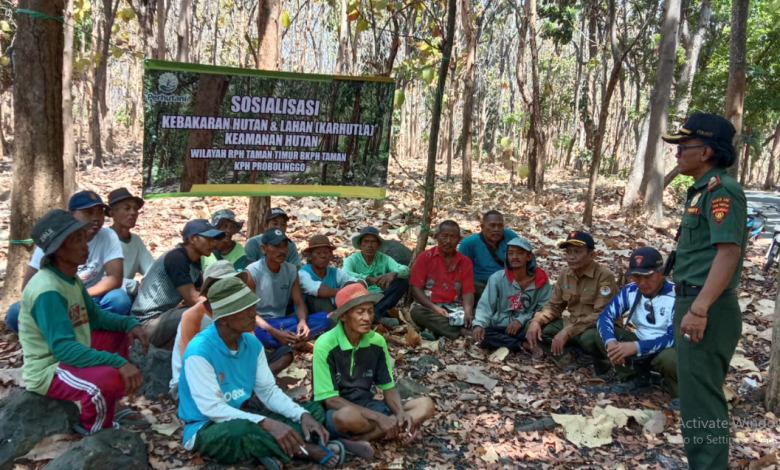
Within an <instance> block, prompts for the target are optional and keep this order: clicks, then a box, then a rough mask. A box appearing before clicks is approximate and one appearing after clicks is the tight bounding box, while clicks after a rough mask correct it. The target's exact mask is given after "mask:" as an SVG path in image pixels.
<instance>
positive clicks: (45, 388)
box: [19, 209, 149, 434]
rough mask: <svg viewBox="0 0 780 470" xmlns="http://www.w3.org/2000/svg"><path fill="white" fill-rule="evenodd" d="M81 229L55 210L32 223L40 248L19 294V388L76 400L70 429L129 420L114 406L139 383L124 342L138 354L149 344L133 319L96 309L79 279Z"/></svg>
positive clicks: (85, 252) (84, 234)
mask: <svg viewBox="0 0 780 470" xmlns="http://www.w3.org/2000/svg"><path fill="white" fill-rule="evenodd" d="M89 227H90V224H89V223H87V222H83V221H79V220H76V219H75V218H74V217H73V216H72V215H71V214H68V213H67V212H65V211H63V210H59V209H55V210H53V211H50V212H48V213H46V215H44V216H43V217H41V218H40V219H39V220H38V221H37V222H36V223H35V225H34V226H33V228H32V238H33V240H34V241H35V244H36V245H37V246H38V248H40V250H41V253H42V257H41V259H40V265H39V266H40V269H39V270H38V271H37V272H36V273H35V275H34V276H33V277H32V278H31V279H30V282H28V283H27V285H26V286H25V288H24V291H23V292H22V308H21V315H20V317H19V341H20V342H21V344H22V352H23V354H24V366H23V368H22V375H23V377H24V381H25V383H26V386H27V389H28V390H30V391H31V392H35V393H38V394H40V395H45V396H47V397H51V398H55V399H58V400H68V401H78V402H80V403H81V414H80V416H79V422H78V423H77V424H76V425H74V429H75V430H76V431H77V432H79V433H81V434H88V433H93V432H97V431H100V430H101V429H105V428H112V427H117V426H118V425H117V424H115V423H114V420H115V419H116V420H117V421H120V422H122V421H127V420H128V419H129V416H127V415H128V414H130V413H132V412H131V411H130V410H129V409H126V410H122V411H121V412H118V413H116V414H115V410H116V404H117V402H118V401H119V400H120V399H121V398H122V397H123V396H125V395H134V394H135V393H137V392H138V390H139V389H140V388H141V384H142V382H143V377H142V376H141V372H140V371H139V370H138V369H136V367H135V366H133V365H132V364H130V363H129V362H127V359H128V354H129V348H130V344H132V341H133V340H134V339H135V338H138V339H139V340H140V341H141V345H142V347H143V350H144V353H146V350H147V348H148V346H149V343H148V340H147V338H146V334H145V333H144V332H143V330H142V329H141V326H140V325H139V324H138V321H136V319H135V318H133V317H132V316H122V315H116V314H113V313H110V312H107V311H105V310H101V308H100V307H99V306H98V304H97V303H96V302H95V300H93V298H92V296H90V295H89V293H88V292H87V289H86V287H84V283H83V282H82V280H81V279H80V278H79V276H78V270H79V266H83V265H84V263H86V261H87V259H88V257H89V246H88V245H87V240H88V239H89V238H91V235H90V233H89V230H90V228H89ZM122 415H124V418H121V419H120V416H122ZM130 421H131V422H132V423H133V424H141V423H143V422H145V421H143V420H142V419H137V420H130Z"/></svg>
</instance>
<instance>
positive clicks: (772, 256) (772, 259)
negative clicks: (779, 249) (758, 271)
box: [763, 240, 777, 272]
mask: <svg viewBox="0 0 780 470" xmlns="http://www.w3.org/2000/svg"><path fill="white" fill-rule="evenodd" d="M775 243H777V242H775V241H774V240H772V244H771V245H770V246H769V251H768V252H767V253H769V259H767V260H766V263H764V269H763V272H767V271H769V268H771V267H772V263H774V262H775V256H777V254H776V253H775V254H772V251H774V249H775Z"/></svg>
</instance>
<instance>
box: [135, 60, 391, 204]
mask: <svg viewBox="0 0 780 470" xmlns="http://www.w3.org/2000/svg"><path fill="white" fill-rule="evenodd" d="M394 90H395V84H394V82H393V80H392V79H390V78H384V77H342V76H330V75H312V74H299V73H286V72H270V71H263V70H254V69H239V68H229V67H213V66H207V65H199V64H185V63H179V62H166V61H156V60H147V61H145V62H144V153H143V171H144V198H147V199H149V198H156V197H172V196H339V197H363V198H383V197H385V190H386V187H387V164H388V156H389V152H388V149H389V142H390V135H391V132H392V116H393V94H394Z"/></svg>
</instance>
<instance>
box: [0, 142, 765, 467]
mask: <svg viewBox="0 0 780 470" xmlns="http://www.w3.org/2000/svg"><path fill="white" fill-rule="evenodd" d="M458 165H459V164H458V162H456V164H455V168H454V171H453V174H459V171H460V170H459V166H458ZM442 167H443V165H442ZM10 171H11V168H10V160H9V159H7V158H6V159H5V160H2V161H0V188H10V179H11V178H10ZM389 171H390V175H389V177H388V183H389V191H388V193H389V194H388V198H387V199H386V200H385V201H382V202H381V203H379V204H375V203H374V202H373V201H367V200H346V199H343V200H340V201H337V200H336V199H325V198H311V197H307V198H291V197H283V198H274V205H278V206H281V207H283V208H285V209H286V210H287V211H288V213H289V214H291V215H292V220H291V227H290V233H289V235H290V236H291V238H293V239H294V240H295V241H296V242H297V243H298V245H299V247H305V244H306V240H307V239H308V237H310V236H312V235H314V234H316V233H322V234H326V235H328V236H330V237H331V240H332V241H333V242H334V243H335V245H336V246H337V247H338V249H337V250H336V255H337V260H336V263H337V264H338V265H340V264H341V261H342V260H343V257H344V256H346V255H348V254H349V253H351V252H352V251H353V249H352V247H351V244H350V242H349V239H350V237H351V236H352V235H353V234H354V233H356V232H357V231H358V230H359V229H360V227H362V226H364V225H368V224H372V225H376V226H378V227H380V228H381V230H382V232H383V233H384V234H385V236H386V237H388V238H389V239H396V240H399V241H401V242H403V243H405V244H406V245H407V246H409V247H410V248H413V247H414V245H415V243H416V240H417V235H418V233H419V225H418V223H419V218H420V217H421V214H420V210H421V209H420V208H421V207H422V189H421V187H422V181H423V180H424V162H422V161H408V160H404V161H401V162H398V161H395V160H394V161H392V162H391V165H390V169H389ZM440 173H441V172H440ZM79 178H80V181H79V184H80V187H82V188H86V189H91V190H94V191H96V192H98V193H100V194H101V195H104V196H105V195H107V194H108V192H109V191H110V190H112V189H115V188H117V187H120V186H125V187H128V188H129V189H130V190H131V191H133V192H135V193H139V192H140V188H141V183H142V180H141V172H140V147H139V146H138V144H132V143H130V144H127V145H126V146H125V147H124V152H122V153H119V154H117V155H115V156H114V157H113V158H112V159H109V161H108V163H107V165H106V167H105V168H104V169H100V168H89V169H87V168H84V169H83V171H82V172H81V173H80V174H79ZM514 180H515V182H517V178H515V179H514ZM546 180H547V183H546V192H545V195H543V196H537V195H535V194H534V193H531V192H529V191H528V190H527V189H525V188H524V187H521V186H512V185H511V184H510V174H509V172H507V171H506V170H504V169H503V168H499V167H498V165H494V166H488V165H477V166H476V167H475V172H474V201H473V203H472V204H470V205H463V204H462V203H461V202H460V183H459V182H455V181H446V180H445V178H444V177H442V176H440V177H439V178H438V180H437V188H436V193H437V199H436V204H435V215H434V223H438V222H440V221H442V220H445V219H454V220H456V221H458V222H459V223H460V224H461V227H462V229H463V230H464V232H465V233H471V232H474V231H477V230H478V229H479V228H478V220H479V215H480V214H481V213H483V212H484V211H486V210H490V209H498V210H501V211H502V212H503V213H504V214H505V217H506V223H507V227H508V228H511V229H513V230H515V231H516V232H518V233H519V234H521V236H523V237H526V238H528V239H529V240H530V241H531V242H532V243H533V245H534V249H535V252H536V255H537V257H538V262H539V264H540V266H542V267H543V268H544V269H545V270H546V271H547V272H548V273H549V274H550V275H551V277H552V280H553V282H554V280H555V278H556V277H557V275H558V273H559V272H560V271H561V269H562V268H563V267H564V262H563V259H562V256H561V253H560V251H559V250H558V249H557V248H556V244H557V242H558V241H559V240H560V239H562V238H564V237H565V234H566V233H568V232H570V231H571V230H577V229H584V228H585V227H583V226H582V225H581V223H580V220H581V215H582V212H583V208H584V198H585V192H586V186H587V180H586V179H585V178H584V177H582V176H580V175H577V174H572V173H569V172H556V171H552V170H550V171H548V173H547V175H546ZM600 183H601V184H600V187H599V189H598V191H597V204H596V210H595V216H594V220H595V223H594V225H593V227H591V229H590V231H591V233H592V234H593V235H594V236H595V238H596V240H597V249H598V250H599V257H598V261H599V262H601V263H604V264H607V265H609V267H610V268H611V269H612V270H613V271H614V272H615V273H616V274H617V275H618V280H619V282H620V283H623V282H625V281H624V280H623V276H622V273H623V271H624V270H625V268H626V267H627V264H628V255H629V253H630V251H631V250H633V249H634V248H636V247H637V246H641V245H652V246H655V247H658V248H660V249H661V251H662V252H664V254H668V252H669V251H670V250H671V249H672V240H671V238H670V237H669V235H670V234H671V232H673V231H674V229H675V228H676V226H677V223H678V221H679V216H680V209H681V202H682V201H680V200H679V198H678V197H676V195H675V194H673V193H672V192H671V190H670V192H669V193H668V194H667V195H666V200H665V203H666V210H667V214H668V217H667V218H666V219H665V220H664V223H663V224H662V225H661V226H657V225H653V224H650V223H649V222H648V221H647V220H645V219H643V218H641V217H640V216H637V215H636V214H630V213H625V212H623V211H621V209H620V199H621V196H622V192H623V187H624V182H623V181H618V180H602V181H601V182H600ZM9 204H10V202H9V200H8V198H3V197H0V277H2V275H4V271H5V264H6V258H7V253H6V251H5V249H6V245H7V239H8V217H9V214H10V206H9ZM221 208H230V209H233V210H235V211H236V212H237V214H238V215H239V217H240V218H245V217H246V215H247V199H246V198H238V197H236V198H216V197H214V198H178V199H164V200H150V201H147V203H146V205H145V207H144V209H143V212H142V215H141V218H140V221H139V227H138V228H137V232H138V233H139V234H140V235H141V237H142V238H143V239H144V240H145V241H146V243H147V245H149V247H150V249H151V251H152V254H153V255H155V257H158V256H160V255H161V254H162V253H163V252H165V251H166V250H168V249H170V248H171V247H173V246H174V245H175V244H176V243H177V241H178V239H179V237H180V236H179V232H180V230H181V228H182V227H183V225H184V223H185V222H186V221H187V220H190V219H192V218H196V217H203V218H210V215H211V213H213V212H214V211H216V210H218V209H221ZM107 223H108V222H107ZM243 235H244V234H242V235H241V236H240V237H239V240H240V241H244V240H243ZM432 243H433V241H432V240H429V244H432ZM765 250H766V245H763V244H760V243H759V244H757V245H755V246H753V245H751V247H750V248H749V249H748V257H747V262H746V263H745V269H744V272H743V282H742V285H741V288H740V289H739V295H740V299H741V300H740V302H741V304H742V306H743V310H744V324H743V338H742V341H741V343H740V346H739V348H738V352H737V356H736V357H735V360H734V361H733V362H732V367H731V369H730V374H729V376H728V378H727V383H726V386H725V390H726V393H727V396H729V397H730V400H731V402H730V404H731V407H732V410H731V412H732V421H733V424H732V427H731V433H732V438H733V439H732V442H733V445H732V446H731V457H732V458H731V464H730V465H731V467H732V468H745V467H747V466H749V467H750V468H751V469H757V468H773V467H774V460H775V454H774V453H775V452H776V449H777V445H778V442H780V427H778V425H779V424H780V423H778V422H776V421H775V420H776V418H775V417H774V415H772V414H771V413H766V411H765V410H764V406H763V393H764V390H765V385H764V382H765V380H766V377H767V375H768V372H767V369H768V366H769V357H770V346H771V344H770V341H771V327H772V315H773V311H774V299H775V296H776V288H777V282H776V281H775V279H776V276H777V271H776V268H772V270H771V271H770V272H769V273H768V274H765V275H764V274H762V273H761V272H760V265H761V263H762V259H763V258H762V255H763V253H764V251H765ZM398 313H399V316H400V317H401V318H408V316H407V315H406V313H407V312H406V310H405V309H403V308H402V309H401V310H400V312H398ZM384 333H385V334H386V336H387V338H388V344H389V347H390V350H391V353H392V354H393V355H394V357H395V373H396V376H397V378H398V380H399V381H400V382H401V383H402V384H403V386H409V387H412V388H415V387H416V386H418V385H421V386H423V387H425V388H427V390H428V391H429V392H430V396H431V397H433V399H434V400H435V402H436V407H437V415H436V416H435V417H434V418H433V419H432V420H430V421H429V422H428V423H426V424H425V426H424V427H423V428H424V432H425V439H424V442H418V443H415V444H412V445H410V446H408V447H407V448H401V447H398V446H397V445H395V444H392V443H385V444H379V446H378V449H377V458H376V459H375V461H374V462H370V463H368V462H364V461H361V460H359V459H354V458H353V459H351V460H348V462H347V466H348V467H350V468H393V469H407V468H415V469H426V468H430V469H434V468H435V469H446V468H452V469H462V468H543V469H554V468H559V469H576V468H603V469H677V468H687V464H686V463H685V456H684V452H683V447H682V444H681V436H680V431H679V426H678V425H677V422H676V417H675V416H673V414H672V413H671V412H670V411H669V407H668V402H669V396H668V394H667V393H666V392H665V391H663V390H662V388H661V387H660V386H656V387H655V389H654V391H653V392H652V393H649V394H645V395H639V396H629V395H615V394H612V393H610V392H609V387H608V386H607V385H606V384H604V383H603V382H602V381H600V380H598V379H593V378H591V376H592V373H593V369H592V367H587V366H585V367H582V368H580V369H579V370H578V371H577V372H569V373H564V372H561V371H560V370H559V369H557V368H556V366H555V365H554V364H553V363H552V362H551V361H550V360H548V359H542V360H540V361H534V360H533V359H531V357H530V356H528V355H524V354H510V355H508V356H506V357H503V358H502V357H501V356H502V354H498V355H497V356H489V355H488V354H486V353H485V352H483V351H482V350H480V349H478V348H476V347H474V346H473V345H472V344H471V343H470V342H468V341H466V340H458V341H455V342H451V341H445V340H441V341H438V342H427V341H421V339H420V337H419V335H417V334H416V332H414V331H413V329H412V328H411V327H410V326H408V325H406V324H405V323H404V324H402V326H401V327H399V328H397V329H396V330H394V331H391V332H384ZM22 361H23V359H22V354H21V349H20V347H19V345H18V338H17V337H16V335H14V334H12V333H10V332H9V331H8V330H7V329H5V328H4V327H3V329H2V332H0V398H1V397H3V396H6V395H8V394H9V393H10V392H11V391H12V390H13V389H15V388H17V387H18V385H17V383H18V382H19V375H20V374H19V371H18V368H19V367H21V365H22ZM284 375H286V377H285V378H283V379H282V386H283V387H284V388H285V389H286V390H287V392H288V393H289V394H290V395H291V396H293V397H294V398H295V399H296V400H300V401H305V400H308V399H310V398H311V355H310V354H301V355H299V356H297V357H296V361H295V364H294V366H293V367H292V368H291V369H289V370H288V371H287V372H286V373H285V374H284ZM132 406H133V407H135V408H136V409H138V410H139V411H140V412H141V413H143V414H144V415H146V416H147V418H148V419H149V421H150V422H152V423H153V427H152V428H151V429H147V430H144V431H142V437H143V439H144V440H145V441H146V442H147V445H148V451H149V462H150V465H151V467H152V468H154V469H158V470H161V469H171V468H197V467H201V468H222V467H217V466H215V465H214V464H213V463H209V462H207V461H206V462H204V459H202V458H201V457H200V456H198V455H196V454H192V453H189V452H187V451H185V450H184V448H183V447H182V445H181V426H180V423H179V422H178V420H177V418H176V409H175V407H174V405H173V403H172V402H171V401H170V400H168V399H165V398H160V399H159V400H153V401H150V400H146V399H143V398H138V399H136V400H135V402H134V403H132ZM558 415H570V416H581V417H582V418H577V419H578V420H579V421H580V422H581V424H582V426H583V429H584V432H583V433H577V432H574V430H573V428H570V427H568V426H567V429H564V427H563V426H562V425H559V424H557V423H556V421H557V422H558V423H560V422H563V421H564V420H565V419H566V418H565V417H563V418H561V417H560V416H558ZM601 415H606V416H601ZM551 416H555V420H551V419H550V417H551ZM585 418H591V419H594V418H595V420H593V421H586V420H585ZM569 419H571V418H569ZM605 421H606V422H608V423H610V426H612V427H613V429H612V430H611V431H609V429H607V431H606V432H602V433H601V435H600V439H599V440H598V442H595V441H593V440H589V439H590V438H588V437H587V436H586V435H587V434H588V431H589V430H591V428H592V426H594V423H597V424H598V425H599V426H602V425H603V423H604V422H605ZM74 439H78V438H77V437H75V436H55V437H54V438H52V439H48V440H47V441H46V442H45V443H44V444H43V445H41V446H39V447H37V448H36V449H34V450H33V452H31V453H30V454H28V455H27V456H26V457H25V458H22V459H18V460H17V465H18V466H17V468H20V469H32V468H40V467H41V466H42V465H43V464H45V463H46V462H47V461H49V460H50V459H52V458H54V457H55V456H56V455H58V454H59V453H61V452H62V451H64V449H66V448H67V447H68V446H70V445H71V444H72V442H73V440H74ZM583 439H584V441H583ZM586 444H590V445H598V446H597V447H588V446H587V445H586ZM235 468H244V467H241V466H235ZM246 468H249V467H246Z"/></svg>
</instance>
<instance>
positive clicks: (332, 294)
mask: <svg viewBox="0 0 780 470" xmlns="http://www.w3.org/2000/svg"><path fill="white" fill-rule="evenodd" d="M335 249H336V247H335V246H333V245H332V244H331V243H330V239H328V237H327V236H326V235H314V236H313V237H311V238H310V239H309V246H308V247H306V249H305V250H303V254H304V255H306V257H307V258H308V260H309V264H305V265H304V266H303V267H302V268H301V269H299V270H298V279H299V280H300V282H301V290H302V291H303V296H304V301H305V302H306V307H307V308H308V309H309V311H310V312H332V311H334V310H335V309H336V294H338V292H339V290H340V289H342V288H343V287H344V286H346V285H347V284H350V283H353V282H362V281H360V280H359V279H357V278H354V277H352V276H351V275H349V273H347V272H346V271H344V270H342V269H339V268H334V267H333V266H328V264H330V261H331V260H332V259H333V250H335Z"/></svg>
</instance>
